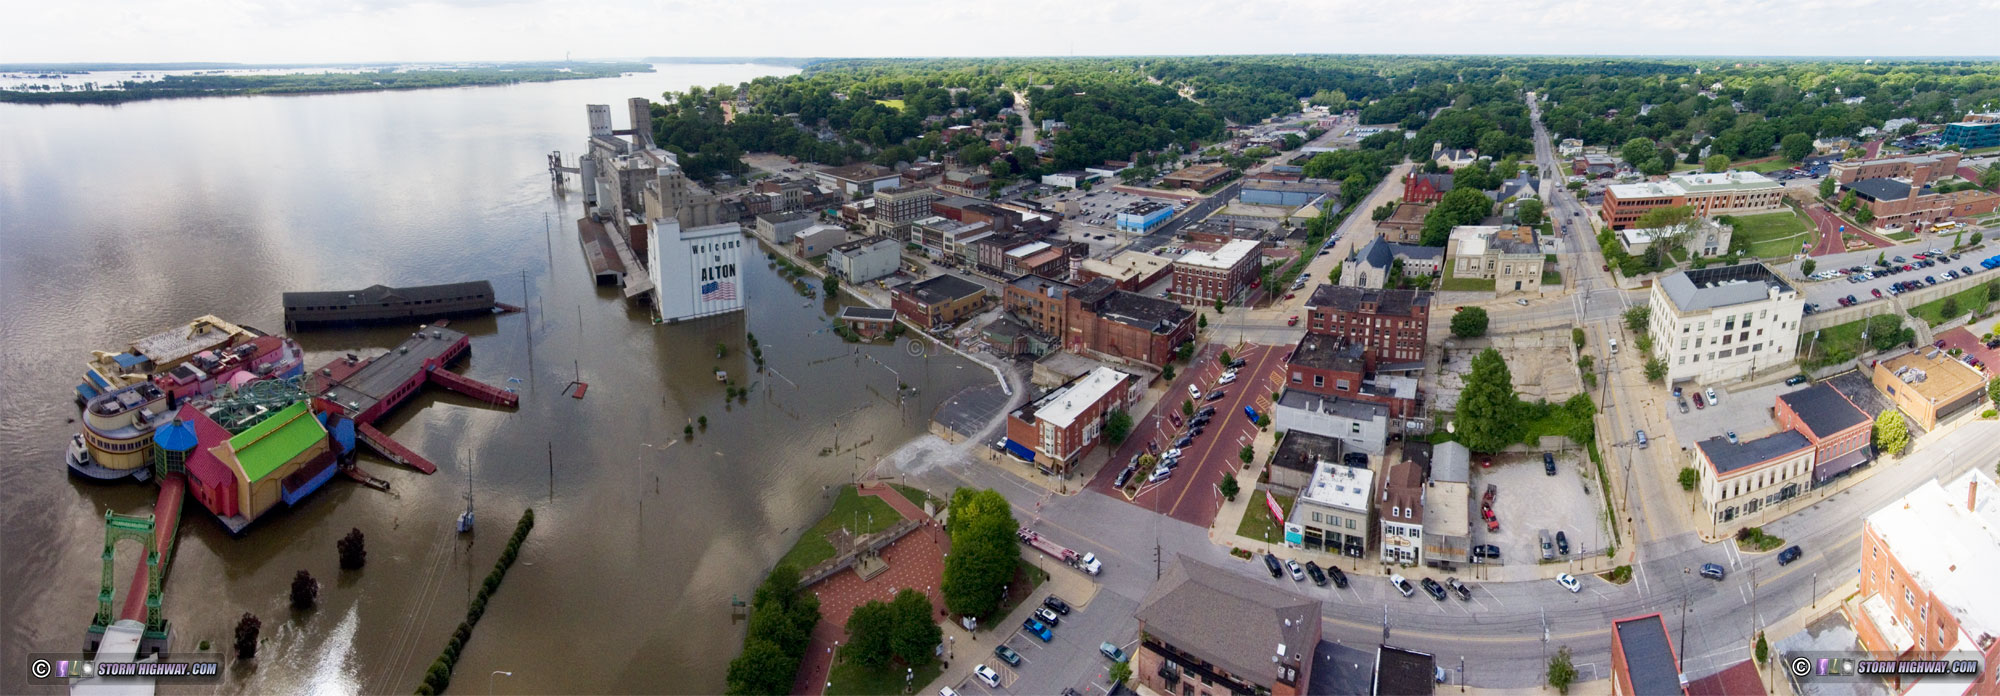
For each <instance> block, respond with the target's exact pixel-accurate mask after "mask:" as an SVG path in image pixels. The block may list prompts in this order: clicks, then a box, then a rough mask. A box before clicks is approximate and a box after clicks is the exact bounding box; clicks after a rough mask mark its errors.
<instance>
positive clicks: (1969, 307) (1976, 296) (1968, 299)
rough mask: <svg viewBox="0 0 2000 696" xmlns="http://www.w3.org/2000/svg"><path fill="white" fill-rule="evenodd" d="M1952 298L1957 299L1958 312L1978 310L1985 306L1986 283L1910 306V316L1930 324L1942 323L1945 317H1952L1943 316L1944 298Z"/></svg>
mask: <svg viewBox="0 0 2000 696" xmlns="http://www.w3.org/2000/svg"><path fill="white" fill-rule="evenodd" d="M1953 298H1957V299H1958V311H1959V314H1964V313H1967V312H1976V311H1979V310H1981V309H1984V308H1985V307H1986V285H1985V284H1984V283H1980V284H1975V285H1973V286H1972V287H1971V288H1968V289H1965V290H1961V291H1959V292H1957V293H1954V294H1952V295H1948V296H1945V297H1940V298H1937V299H1936V300H1932V301H1930V302H1925V303H1923V304H1920V305H1917V306H1915V307H1911V308H1910V316H1913V317H1921V318H1922V319H1923V320H1924V321H1926V322H1930V325H1931V326H1937V325H1938V324H1942V323H1944V321H1945V320H1946V319H1950V318H1952V317H1947V316H1944V303H1945V300H1949V299H1953ZM1953 316H1958V315H1953Z"/></svg>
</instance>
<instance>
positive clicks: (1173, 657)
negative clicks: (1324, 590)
mask: <svg viewBox="0 0 2000 696" xmlns="http://www.w3.org/2000/svg"><path fill="white" fill-rule="evenodd" d="M1321 610H1322V607H1321V602H1320V600H1317V599H1310V598H1308V597H1305V596H1302V595H1298V594H1294V593H1292V592H1290V591H1287V590H1284V589H1280V588H1278V587H1276V586H1273V585H1270V584H1268V583H1264V582H1259V581H1257V580H1255V579H1252V578H1249V577H1245V576H1243V575H1241V574H1238V573H1236V572H1235V571H1232V570H1226V569H1223V568H1219V567H1216V566H1212V565H1208V564H1206V563H1202V562H1200V561H1196V560H1194V559H1191V558H1188V557H1187V556H1182V555H1179V554H1176V555H1175V556H1174V558H1173V561H1172V563H1171V564H1169V565H1168V566H1167V569H1166V572H1165V573H1163V574H1162V575H1161V576H1160V579H1159V580H1158V581H1157V582H1154V583H1153V587H1152V589H1151V590H1148V591H1147V592H1146V597H1145V598H1144V599H1142V600H1140V602H1139V608H1138V609H1137V610H1135V611H1133V612H1132V618H1135V619H1138V620H1139V644H1138V645H1137V647H1135V648H1134V649H1133V651H1132V652H1133V655H1132V678H1133V679H1134V680H1135V681H1137V682H1138V683H1139V684H1140V686H1141V688H1144V689H1149V690H1151V691H1152V692H1154V693H1160V694H1182V695H1184V696H1223V695H1224V694H1270V696H1298V695H1299V694H1303V693H1306V692H1307V689H1308V686H1309V685H1310V684H1311V683H1312V671H1313V670H1314V669H1315V668H1316V667H1317V664H1316V663H1317V662H1319V660H1318V658H1317V657H1316V653H1317V651H1318V650H1319V645H1320V640H1321V638H1322V634H1321V626H1320V621H1321V619H1320V617H1321V614H1320V612H1321Z"/></svg>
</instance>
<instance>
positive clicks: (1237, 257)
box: [1173, 239, 1263, 305]
mask: <svg viewBox="0 0 2000 696" xmlns="http://www.w3.org/2000/svg"><path fill="white" fill-rule="evenodd" d="M1262 248H1263V244H1262V243H1259V242H1256V241H1252V240H1248V239H1239V240H1236V241H1233V242H1229V243H1227V244H1224V245H1222V247H1221V248H1218V249H1216V250H1214V251H1192V252H1188V253H1186V254H1183V255H1181V257H1180V258H1177V259H1175V260H1174V271H1173V279H1174V284H1173V296H1174V299H1175V300H1176V301H1178V302H1180V303H1181V304H1203V305H1205V304H1213V303H1215V302H1218V301H1221V302H1228V301H1229V300H1231V299H1233V298H1235V297H1236V293H1238V292H1239V291H1241V290H1242V289H1243V288H1244V287H1246V286H1248V285H1249V284H1250V281H1251V280H1253V279H1255V278H1256V277H1257V270H1258V264H1260V263H1262V262H1263V254H1262V253H1261V250H1262Z"/></svg>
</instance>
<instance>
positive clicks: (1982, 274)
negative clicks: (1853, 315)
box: [1788, 239, 2000, 310]
mask: <svg viewBox="0 0 2000 696" xmlns="http://www.w3.org/2000/svg"><path fill="white" fill-rule="evenodd" d="M1950 244H1951V240H1949V239H1946V240H1944V241H1943V242H1941V243H1937V244H1932V243H1928V242H1922V243H1916V244H1905V245H1902V246H1898V247H1892V248H1888V249H1880V250H1872V249H1871V250H1868V251H1862V252H1851V253H1846V254H1835V255H1831V256H1824V257H1820V258H1818V259H1815V261H1816V263H1817V265H1818V268H1819V269H1820V270H1822V271H1823V270H1830V269H1834V268H1850V267H1853V266H1861V267H1864V268H1867V269H1869V270H1874V269H1877V268H1879V266H1876V265H1875V257H1876V255H1877V254H1887V257H1888V258H1889V259H1890V260H1891V261H1892V262H1893V260H1894V259H1895V258H1896V257H1898V256H1900V257H1902V258H1903V261H1904V263H1905V264H1908V265H1910V266H1912V267H1915V268H1916V270H1914V271H1904V272H1902V273H1897V274H1895V275H1883V276H1880V277H1877V278H1873V279H1870V280H1865V281H1860V282H1851V281H1849V280H1848V279H1847V278H1845V277H1842V278H1835V279H1832V280H1798V277H1799V274H1798V267H1797V264H1791V265H1790V267H1791V273H1790V274H1788V275H1789V277H1790V278H1792V279H1793V282H1795V283H1797V284H1798V286H1799V291H1800V293H1801V294H1802V295H1804V296H1805V301H1806V302H1807V303H1810V304H1816V305H1819V309H1821V310H1829V309H1839V308H1840V303H1839V299H1840V298H1842V297H1846V296H1848V295H1853V296H1854V299H1855V300H1856V303H1857V304H1865V303H1868V302H1879V301H1881V300H1877V299H1876V298H1875V292H1874V291H1876V290H1880V291H1882V296H1883V299H1887V298H1888V297H1890V296H1891V293H1890V291H1889V286H1891V285H1894V284H1896V283H1900V282H1904V281H1912V280H1914V281H1919V282H1922V281H1923V280H1924V278H1925V277H1926V276H1929V277H1932V278H1936V279H1937V281H1938V283H1939V284H1944V283H1947V282H1951V281H1947V280H1946V279H1945V277H1944V272H1945V271H1947V270H1951V271H1963V270H1970V271H1972V275H1971V276H1970V277H1971V278H1973V279H1974V280H1976V281H1977V282H1986V281H1988V280H1993V279H1995V278H2000V273H1995V272H1994V271H1993V270H1989V269H1986V268H1984V267H1982V266H1980V265H1979V262H1980V261H1981V260H1984V259H1985V258H1986V257H1988V256H1992V255H1994V253H1995V251H1994V249H1993V248H1992V247H1991V246H1990V245H1980V246H1979V247H1975V248H1974V249H1972V250H1970V251H1962V252H1959V255H1958V259H1956V260H1945V261H1941V262H1939V263H1938V264H1937V265H1935V266H1931V267H1929V268H1924V267H1921V266H1917V265H1916V263H1915V261H1914V255H1915V254H1917V253H1919V252H1924V251H1927V250H1929V249H1930V248H1932V247H1933V246H1935V247H1937V248H1940V249H1942V248H1943V247H1945V246H1949V245H1950ZM1926 285H1927V286H1928V283H1926Z"/></svg>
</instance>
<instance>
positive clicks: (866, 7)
mask: <svg viewBox="0 0 2000 696" xmlns="http://www.w3.org/2000/svg"><path fill="white" fill-rule="evenodd" d="M0 17H5V18H6V20H7V23H8V24H9V25H10V26H11V27H13V30H11V31H8V32H7V39H6V41H4V42H0V62H99V61H104V62H172V61H223V62H241V63H273V62H372V61H448V60H547V59H560V58H562V57H563V55H564V52H565V51H567V52H569V53H570V54H571V55H572V56H574V57H575V58H578V59H600V58H619V57H639V56H945V55H948V56H1000V55H1072V54H1073V55H1130V54H1228V53H1489V54H1520V53H1536V54H1544V53H1556V54H1615V55H1632V54H1648V55H1811V56H1823V55H1849V56H1856V57H1880V56H1896V55H1932V56H1937V55H1943V56H1959V55H1993V54H1996V53H2000V48H1997V47H2000V43H1996V42H1995V41H1994V39H1993V33H1992V29H1993V27H1995V26H2000V0H1515V1H1512V2H1494V1H1492V0H1416V1H1398V0H1236V1H1217V0H1010V1H1007V2H982V1H979V0H835V1H827V0H811V1H799V0H597V1H595V2H592V1H588V0H0ZM1869 51H1882V53H1871V52H1869Z"/></svg>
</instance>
